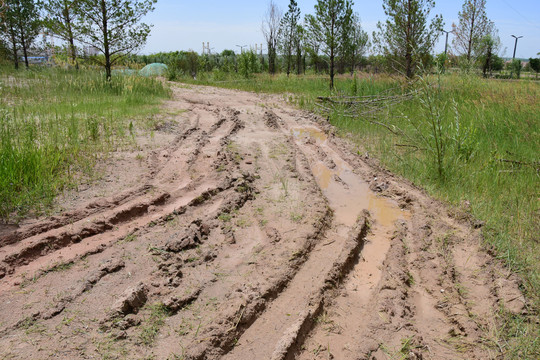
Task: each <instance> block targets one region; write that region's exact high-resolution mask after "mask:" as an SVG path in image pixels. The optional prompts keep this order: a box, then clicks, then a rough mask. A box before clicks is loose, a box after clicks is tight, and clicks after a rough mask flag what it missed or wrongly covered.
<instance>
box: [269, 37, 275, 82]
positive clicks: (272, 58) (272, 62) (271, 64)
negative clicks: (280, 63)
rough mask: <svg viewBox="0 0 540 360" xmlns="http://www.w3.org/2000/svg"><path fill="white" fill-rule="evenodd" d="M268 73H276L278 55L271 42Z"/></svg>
mask: <svg viewBox="0 0 540 360" xmlns="http://www.w3.org/2000/svg"><path fill="white" fill-rule="evenodd" d="M268 72H269V73H270V74H272V75H274V74H275V73H276V53H275V49H274V47H273V46H272V43H271V41H269V42H268Z"/></svg>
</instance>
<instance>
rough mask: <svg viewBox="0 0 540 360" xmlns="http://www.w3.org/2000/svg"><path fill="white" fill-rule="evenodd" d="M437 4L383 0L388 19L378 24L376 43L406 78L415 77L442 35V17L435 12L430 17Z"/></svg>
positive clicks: (429, 1)
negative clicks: (430, 17)
mask: <svg viewBox="0 0 540 360" xmlns="http://www.w3.org/2000/svg"><path fill="white" fill-rule="evenodd" d="M434 6H435V1H433V0H384V1H383V9H384V12H385V14H386V16H387V17H388V18H387V20H386V22H385V23H381V22H379V23H378V24H377V28H378V30H379V31H378V32H374V33H373V38H374V42H375V43H376V44H377V46H378V48H379V50H380V51H381V52H382V53H383V54H384V55H385V56H386V57H387V58H389V59H390V60H391V61H392V62H393V63H394V65H397V70H398V71H399V72H402V73H404V74H405V75H406V76H407V78H412V77H413V76H414V74H415V72H416V69H417V67H418V66H419V65H421V64H422V63H423V61H424V60H425V59H428V58H429V56H428V55H429V54H430V52H431V50H432V49H433V46H434V45H435V41H436V40H437V38H438V37H439V35H440V34H441V31H442V28H443V25H444V23H443V20H442V17H441V16H440V15H435V17H434V18H432V19H431V21H429V20H428V17H429V13H430V12H431V10H432V9H433V7H434Z"/></svg>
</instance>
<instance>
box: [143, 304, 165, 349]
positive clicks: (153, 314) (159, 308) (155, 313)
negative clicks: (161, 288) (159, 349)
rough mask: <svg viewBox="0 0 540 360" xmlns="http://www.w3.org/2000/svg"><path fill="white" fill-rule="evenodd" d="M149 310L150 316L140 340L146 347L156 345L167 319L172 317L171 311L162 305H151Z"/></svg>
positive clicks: (145, 322) (146, 320)
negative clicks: (155, 341) (157, 337)
mask: <svg viewBox="0 0 540 360" xmlns="http://www.w3.org/2000/svg"><path fill="white" fill-rule="evenodd" d="M147 310H148V311H149V315H148V317H147V318H146V319H145V321H144V324H143V325H142V326H141V333H140V336H139V338H140V340H141V342H142V343H143V344H144V345H146V346H150V345H152V344H153V343H154V340H155V339H156V336H157V335H158V334H159V330H160V329H161V327H162V326H163V324H164V323H165V319H166V318H167V317H168V316H169V315H170V310H169V309H168V308H167V307H166V306H165V305H163V304H161V303H158V304H153V305H149V306H147Z"/></svg>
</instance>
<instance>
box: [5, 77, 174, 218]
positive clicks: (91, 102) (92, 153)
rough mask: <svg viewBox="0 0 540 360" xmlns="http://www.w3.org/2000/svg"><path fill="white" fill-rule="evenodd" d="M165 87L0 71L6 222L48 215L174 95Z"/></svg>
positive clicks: (136, 81) (147, 81) (145, 81)
mask: <svg viewBox="0 0 540 360" xmlns="http://www.w3.org/2000/svg"><path fill="white" fill-rule="evenodd" d="M169 93H170V90H168V89H167V88H166V87H165V86H164V85H163V84H162V83H161V82H160V81H158V80H154V79H148V78H140V77H128V76H115V77H113V79H112V82H111V83H108V82H107V81H106V80H105V77H104V76H103V74H101V73H100V72H98V71H93V70H84V71H80V72H76V71H68V70H60V69H40V68H33V69H32V70H30V71H26V70H21V71H13V70H11V69H8V68H5V67H4V68H0V219H2V220H3V221H17V220H18V219H19V218H21V217H23V216H25V215H27V214H28V213H29V212H31V213H35V214H39V213H41V212H43V211H44V210H46V209H48V208H49V206H50V204H51V203H52V201H53V200H54V197H55V196H56V195H57V194H58V192H60V191H62V190H63V189H64V188H65V187H66V186H69V185H70V184H74V183H76V181H77V178H80V177H81V176H85V175H88V174H90V173H91V170H92V167H93V165H94V164H95V162H96V161H97V160H99V159H103V158H104V157H105V156H107V153H109V152H110V151H114V150H116V149H118V148H122V147H125V146H128V145H129V144H130V143H132V142H133V139H132V137H131V136H129V135H133V134H134V132H135V131H136V129H135V127H145V126H146V125H147V124H146V123H145V119H146V118H147V117H148V116H149V115H151V114H153V113H156V112H157V105H158V104H159V103H160V100H161V99H163V98H165V97H167V96H169Z"/></svg>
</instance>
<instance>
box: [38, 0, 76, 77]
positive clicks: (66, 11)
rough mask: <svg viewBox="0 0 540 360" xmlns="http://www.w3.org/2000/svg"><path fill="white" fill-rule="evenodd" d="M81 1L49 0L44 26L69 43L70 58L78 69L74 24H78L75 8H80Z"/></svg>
mask: <svg viewBox="0 0 540 360" xmlns="http://www.w3.org/2000/svg"><path fill="white" fill-rule="evenodd" d="M79 2H80V0H48V1H47V2H46V3H45V4H44V6H43V7H44V9H45V12H46V16H45V19H44V20H43V25H44V26H45V27H46V28H47V29H48V30H49V31H51V32H52V33H53V34H54V35H56V36H58V37H59V38H61V39H62V40H64V41H66V42H67V43H68V49H69V57H70V58H71V61H72V62H73V64H75V67H76V68H77V69H78V68H79V64H78V62H77V51H76V48H75V38H76V37H77V34H76V33H75V29H74V24H75V23H76V22H77V17H76V16H77V13H76V11H75V8H76V7H77V6H79Z"/></svg>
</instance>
